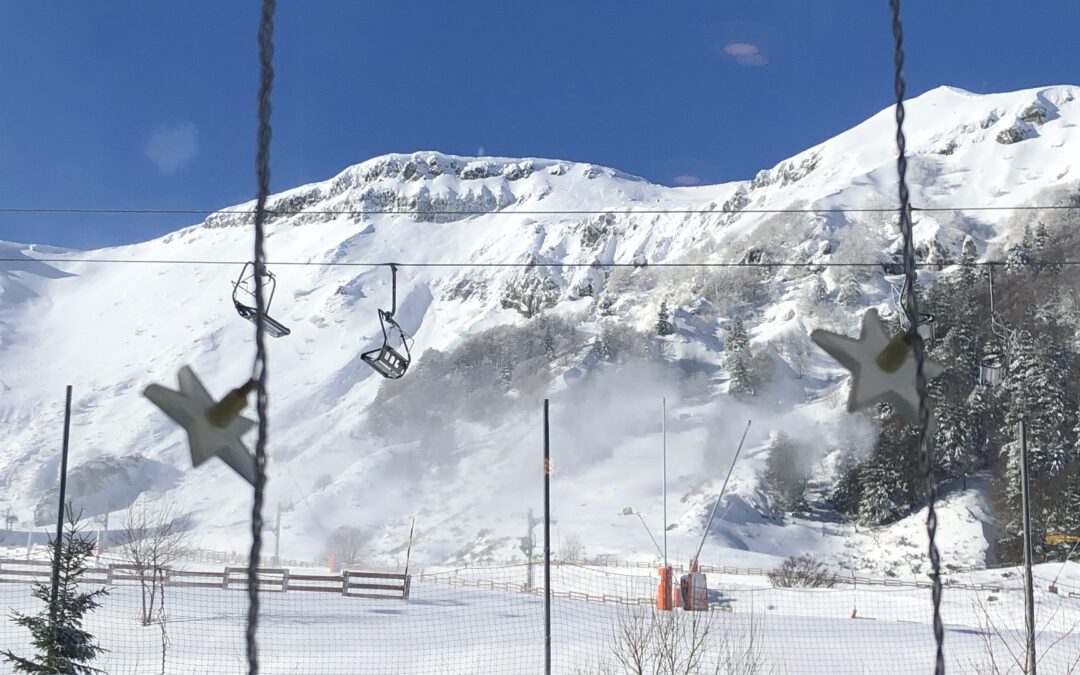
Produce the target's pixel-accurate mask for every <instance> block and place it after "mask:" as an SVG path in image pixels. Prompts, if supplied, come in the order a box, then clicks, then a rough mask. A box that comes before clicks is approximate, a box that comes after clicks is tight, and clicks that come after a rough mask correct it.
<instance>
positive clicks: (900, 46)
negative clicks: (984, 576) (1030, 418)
mask: <svg viewBox="0 0 1080 675" xmlns="http://www.w3.org/2000/svg"><path fill="white" fill-rule="evenodd" d="M889 6H890V7H891V9H892V32H893V40H894V43H895V50H894V56H893V61H894V66H895V71H894V80H893V84H894V88H895V90H896V172H897V176H898V190H899V196H900V231H901V233H902V234H903V239H904V292H905V296H906V297H905V298H904V309H905V311H906V313H907V320H908V327H907V331H908V338H909V340H910V341H911V345H912V348H913V350H914V357H915V390H916V392H917V393H918V396H919V451H920V459H921V461H922V464H923V466H922V470H923V477H924V479H925V483H926V502H927V505H926V534H927V537H928V538H929V540H930V545H929V555H930V567H931V584H932V586H931V599H932V601H933V605H934V642H935V645H936V650H937V651H936V654H935V667H934V673H935V674H936V675H943V674H944V673H945V652H944V649H943V644H944V641H945V628H944V626H943V625H942V622H941V556H940V554H939V553H938V549H937V543H936V542H935V538H936V536H937V513H936V512H935V511H934V502H935V501H936V500H937V484H936V482H935V480H934V457H933V447H932V445H931V443H932V439H931V438H930V434H929V433H928V431H929V426H930V402H929V399H928V397H927V392H926V373H925V372H924V370H923V368H924V364H925V360H926V350H925V346H924V345H923V341H922V337H921V336H920V335H919V332H918V329H919V308H918V301H917V300H916V298H915V244H914V234H913V232H912V224H911V194H910V192H909V191H908V186H907V154H906V153H907V139H906V138H905V136H904V90H905V82H904V28H903V24H902V23H901V21H900V0H889Z"/></svg>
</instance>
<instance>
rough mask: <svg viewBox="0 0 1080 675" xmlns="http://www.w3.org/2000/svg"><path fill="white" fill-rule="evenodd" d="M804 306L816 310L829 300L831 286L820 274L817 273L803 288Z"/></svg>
mask: <svg viewBox="0 0 1080 675" xmlns="http://www.w3.org/2000/svg"><path fill="white" fill-rule="evenodd" d="M802 299H803V306H804V307H805V308H806V309H808V310H811V311H813V310H815V309H817V308H818V307H820V306H821V305H823V304H825V303H827V302H828V301H829V287H828V286H826V285H825V280H824V279H822V278H821V276H820V275H815V276H814V278H813V279H812V280H811V281H810V284H809V285H807V286H806V288H804V289H803V298H802Z"/></svg>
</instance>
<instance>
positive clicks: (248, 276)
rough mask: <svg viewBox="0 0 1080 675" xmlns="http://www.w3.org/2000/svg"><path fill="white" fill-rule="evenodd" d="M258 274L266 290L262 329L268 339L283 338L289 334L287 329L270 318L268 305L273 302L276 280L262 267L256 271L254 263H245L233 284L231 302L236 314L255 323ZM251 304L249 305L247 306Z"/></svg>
mask: <svg viewBox="0 0 1080 675" xmlns="http://www.w3.org/2000/svg"><path fill="white" fill-rule="evenodd" d="M256 274H259V275H260V276H261V277H262V279H263V287H264V288H268V289H269V292H268V293H267V296H266V311H265V312H264V313H263V329H264V330H265V331H266V334H267V335H269V336H270V337H276V338H277V337H284V336H286V335H288V334H289V333H291V332H292V331H290V330H289V329H288V328H286V327H285V326H284V325H282V324H281V323H280V322H278V321H275V320H274V319H272V318H271V317H270V304H271V303H272V302H273V301H274V290H275V289H276V288H277V279H276V278H275V277H274V275H273V273H272V272H270V270H268V269H266V267H263V268H262V270H256V269H255V264H254V263H247V264H245V265H244V269H242V270H240V276H239V277H237V279H236V282H235V283H234V284H233V293H232V300H233V305H234V306H235V307H236V312H237V314H239V315H240V316H242V317H244V318H245V319H247V320H248V321H250V322H251V323H255V316H256V315H257V314H258V312H257V311H256V310H255V307H254V305H255V275H256ZM248 303H251V304H248Z"/></svg>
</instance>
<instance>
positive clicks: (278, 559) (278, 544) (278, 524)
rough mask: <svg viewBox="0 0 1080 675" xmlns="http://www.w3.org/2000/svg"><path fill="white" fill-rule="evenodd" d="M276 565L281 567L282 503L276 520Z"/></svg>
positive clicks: (278, 508)
mask: <svg viewBox="0 0 1080 675" xmlns="http://www.w3.org/2000/svg"><path fill="white" fill-rule="evenodd" d="M274 564H275V565H278V566H280V565H281V502H278V505H277V519H275V520H274Z"/></svg>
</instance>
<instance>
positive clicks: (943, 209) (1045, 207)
mask: <svg viewBox="0 0 1080 675" xmlns="http://www.w3.org/2000/svg"><path fill="white" fill-rule="evenodd" d="M910 208H911V210H912V212H924V213H948V212H950V211H1080V204H1031V205H1021V204H1017V205H993V206H989V205H982V206H980V205H966V206H911V207H910ZM896 209H897V207H895V206H883V207H832V208H830V207H822V208H813V207H801V208H772V209H769V208H749V207H748V208H744V209H625V208H623V209H545V210H533V209H528V210H499V211H483V210H478V209H476V210H472V209H465V210H453V211H450V210H444V211H437V210H416V209H414V210H409V209H402V210H387V209H371V210H366V209H310V210H305V209H266V210H265V213H266V214H267V215H271V216H298V215H311V216H574V215H583V216H589V215H605V214H609V215H616V216H619V215H622V216H632V215H687V216H692V215H702V216H704V215H727V214H739V213H759V214H770V213H837V214H843V213H895V212H896ZM7 213H10V214H17V213H49V214H54V215H60V214H108V215H191V216H199V215H214V214H218V215H223V216H244V215H247V216H252V215H255V214H256V212H255V211H253V210H249V209H244V210H229V208H228V207H217V208H210V209H170V208H122V207H120V208H113V207H101V208H94V207H80V206H73V207H34V206H9V207H0V214H7Z"/></svg>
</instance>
